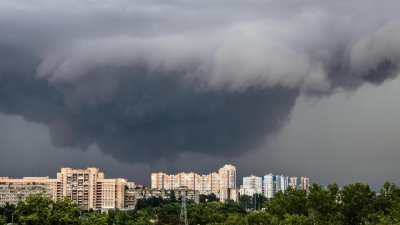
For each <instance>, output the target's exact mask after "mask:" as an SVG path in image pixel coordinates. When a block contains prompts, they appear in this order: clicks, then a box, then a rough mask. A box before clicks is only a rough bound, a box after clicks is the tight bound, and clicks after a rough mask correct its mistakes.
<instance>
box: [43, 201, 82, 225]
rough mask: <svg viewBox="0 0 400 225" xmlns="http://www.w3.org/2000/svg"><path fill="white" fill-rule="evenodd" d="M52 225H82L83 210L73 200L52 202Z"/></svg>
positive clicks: (50, 219)
mask: <svg viewBox="0 0 400 225" xmlns="http://www.w3.org/2000/svg"><path fill="white" fill-rule="evenodd" d="M51 204H52V205H51V206H52V210H51V211H50V212H51V213H50V217H49V222H50V224H80V223H81V219H80V215H81V210H82V209H81V208H80V207H78V206H77V205H76V204H75V203H73V202H72V200H71V199H69V198H67V197H64V198H63V199H59V200H57V201H56V202H51Z"/></svg>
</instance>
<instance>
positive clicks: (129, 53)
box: [0, 0, 400, 188]
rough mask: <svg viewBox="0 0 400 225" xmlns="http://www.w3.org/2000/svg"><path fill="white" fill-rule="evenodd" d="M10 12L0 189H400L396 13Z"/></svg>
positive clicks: (98, 8)
mask: <svg viewBox="0 0 400 225" xmlns="http://www.w3.org/2000/svg"><path fill="white" fill-rule="evenodd" d="M0 4H1V5H2V7H1V8H0V31H1V32H0V145H1V146H0V153H1V159H0V160H1V163H0V176H13V177H22V176H30V175H32V173H33V174H34V175H35V176H39V175H40V176H44V175H49V176H53V177H54V176H55V174H56V172H57V171H59V169H60V167H61V166H64V165H65V164H66V165H67V166H73V167H74V168H86V167H88V166H96V167H100V168H101V170H103V171H105V172H106V176H107V177H115V176H118V177H126V178H128V179H130V180H132V181H136V182H139V183H146V184H149V181H150V173H151V172H157V171H163V172H167V173H176V172H180V171H187V172H190V171H193V172H199V173H209V172H212V171H217V169H218V168H219V167H221V166H223V165H224V164H226V163H231V164H233V165H235V166H236V167H237V169H238V176H239V177H238V182H239V183H241V177H242V176H245V175H250V174H255V175H265V174H267V173H270V172H272V173H274V174H284V175H288V176H292V175H297V176H303V175H304V176H308V177H310V179H311V182H317V183H321V184H327V183H330V182H339V183H341V184H343V183H349V182H355V181H362V182H367V183H370V184H371V185H372V186H373V187H374V188H378V187H379V186H380V185H381V184H382V183H383V182H384V181H385V180H390V181H393V182H397V183H400V182H398V179H399V177H398V176H397V175H396V172H395V171H398V170H399V169H400V168H398V167H400V166H398V165H400V164H398V163H397V158H398V156H397V155H398V153H397V152H398V150H397V146H399V145H398V144H399V138H398V137H399V135H398V134H399V132H398V131H399V130H400V126H399V125H400V119H399V118H398V116H397V115H398V112H399V110H400V104H399V103H398V100H397V98H396V97H397V96H399V93H398V92H399V90H400V89H399V86H400V81H399V79H398V78H397V75H398V72H399V71H398V68H399V65H400V17H399V16H398V12H397V11H398V10H397V9H398V8H400V2H398V1H385V2H378V1H372V0H371V1H334V2H329V3H326V2H325V3H322V2H320V1H311V0H310V1H302V2H299V1H285V2H278V1H261V0H252V1H245V2H244V1H224V0H217V1H215V0H213V1H178V0H176V1H169V2H165V1H152V2H149V1H140V0H136V1H122V0H121V1H57V0H55V1H43V0H40V1H37V2H35V4H33V3H31V2H29V1H18V2H16V1H12V0H0ZM396 100H397V101H396Z"/></svg>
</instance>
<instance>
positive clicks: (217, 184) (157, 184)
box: [151, 165, 237, 201]
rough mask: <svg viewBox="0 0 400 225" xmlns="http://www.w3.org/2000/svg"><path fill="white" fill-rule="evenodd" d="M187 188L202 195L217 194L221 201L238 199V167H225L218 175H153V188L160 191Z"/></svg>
mask: <svg viewBox="0 0 400 225" xmlns="http://www.w3.org/2000/svg"><path fill="white" fill-rule="evenodd" d="M181 187H187V188H188V189H189V190H195V191H199V193H200V194H211V193H214V194H216V195H217V196H218V197H219V198H220V200H221V201H226V200H229V199H231V200H234V201H236V198H237V191H236V167H234V166H232V165H225V166H224V167H222V168H220V169H219V170H218V173H215V172H214V173H210V174H208V175H199V174H197V173H193V172H191V173H183V172H182V173H178V174H171V175H168V174H165V173H162V172H160V173H152V174H151V188H152V189H159V190H163V189H166V190H175V189H177V188H181Z"/></svg>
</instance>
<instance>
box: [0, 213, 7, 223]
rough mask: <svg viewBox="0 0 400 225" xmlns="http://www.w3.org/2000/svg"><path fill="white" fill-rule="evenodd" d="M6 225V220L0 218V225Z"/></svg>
mask: <svg viewBox="0 0 400 225" xmlns="http://www.w3.org/2000/svg"><path fill="white" fill-rule="evenodd" d="M2 216H3V215H2ZM6 224H7V222H6V219H5V218H3V217H0V225H6Z"/></svg>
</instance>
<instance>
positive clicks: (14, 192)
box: [0, 184, 52, 206]
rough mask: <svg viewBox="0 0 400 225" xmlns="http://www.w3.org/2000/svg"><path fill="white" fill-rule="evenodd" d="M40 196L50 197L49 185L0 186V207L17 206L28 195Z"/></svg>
mask: <svg viewBox="0 0 400 225" xmlns="http://www.w3.org/2000/svg"><path fill="white" fill-rule="evenodd" d="M39 193H40V194H42V195H43V196H46V197H51V195H52V191H51V189H50V185H34V184H33V185H31V184H17V185H13V184H6V185H0V206H5V205H6V203H7V202H8V203H9V204H13V205H18V202H19V201H25V200H26V198H27V197H28V196H29V195H35V194H39Z"/></svg>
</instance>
